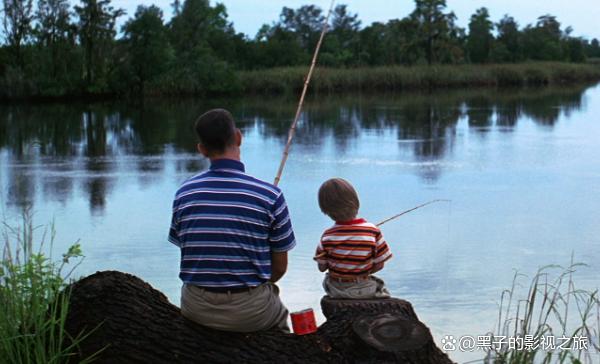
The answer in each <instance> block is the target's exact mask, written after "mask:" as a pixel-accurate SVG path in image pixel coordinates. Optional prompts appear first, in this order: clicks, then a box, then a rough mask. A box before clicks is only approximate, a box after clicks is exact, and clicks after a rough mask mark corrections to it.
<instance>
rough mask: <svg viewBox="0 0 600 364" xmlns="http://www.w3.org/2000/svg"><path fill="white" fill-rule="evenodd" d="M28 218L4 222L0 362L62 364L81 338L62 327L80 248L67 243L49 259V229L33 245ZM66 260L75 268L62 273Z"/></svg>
mask: <svg viewBox="0 0 600 364" xmlns="http://www.w3.org/2000/svg"><path fill="white" fill-rule="evenodd" d="M32 220H33V219H32V214H31V213H30V212H29V210H27V211H25V212H24V213H23V215H22V224H21V226H19V227H11V226H9V225H8V224H6V223H4V229H3V231H2V238H3V240H4V247H3V254H2V262H1V263H0V363H11V364H12V363H14V364H20V363H23V364H30V363H64V362H67V361H69V359H70V358H71V357H72V356H73V355H74V354H75V351H76V348H77V345H78V344H79V342H80V341H81V340H83V339H84V338H85V335H83V334H81V335H78V336H77V337H70V336H69V335H68V333H67V331H66V329H65V324H66V319H67V313H68V309H69V290H68V288H67V287H68V283H69V280H70V276H71V274H72V273H73V270H74V269H75V268H76V267H77V265H79V263H81V259H82V253H81V248H80V245H79V244H74V245H72V246H71V247H70V248H69V249H68V251H67V252H66V253H65V254H63V255H62V258H61V259H59V260H57V261H53V260H52V255H51V254H52V253H51V252H52V244H53V241H54V237H55V233H54V229H53V227H50V228H49V229H48V228H46V229H44V230H43V231H42V232H41V240H40V243H39V245H38V246H37V247H36V246H34V240H35V238H34V236H35V235H36V234H37V233H36V230H38V228H37V227H34V225H33V222H32ZM48 231H49V232H50V233H49V235H50V236H49V238H50V246H49V251H50V253H49V255H48V256H47V255H46V254H45V253H44V249H45V248H44V243H45V240H46V238H47V235H48V234H47V233H48ZM72 260H75V263H76V264H75V265H74V266H73V267H72V268H71V269H70V270H69V271H66V270H67V267H68V266H69V263H72ZM91 359H93V358H87V359H84V360H83V362H88V361H90V360H91ZM78 360H79V359H78ZM79 362H81V361H79Z"/></svg>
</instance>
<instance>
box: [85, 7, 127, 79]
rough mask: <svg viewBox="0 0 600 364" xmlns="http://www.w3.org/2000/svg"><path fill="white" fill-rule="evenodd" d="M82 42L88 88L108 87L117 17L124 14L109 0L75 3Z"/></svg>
mask: <svg viewBox="0 0 600 364" xmlns="http://www.w3.org/2000/svg"><path fill="white" fill-rule="evenodd" d="M75 13H76V14H77V17H78V22H77V31H78V37H79V42H80V43H81V46H82V47H83V50H84V76H85V80H86V84H87V87H88V89H90V88H100V89H103V88H104V87H105V83H106V78H107V76H108V74H107V73H108V69H107V66H108V63H109V58H110V54H111V51H112V47H113V43H114V37H115V35H116V30H115V24H116V21H117V19H118V18H119V17H120V16H122V15H124V14H125V11H124V10H123V9H115V8H113V7H112V6H111V5H110V0H81V5H78V6H75Z"/></svg>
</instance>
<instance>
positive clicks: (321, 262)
mask: <svg viewBox="0 0 600 364" xmlns="http://www.w3.org/2000/svg"><path fill="white" fill-rule="evenodd" d="M313 259H314V260H315V261H317V264H318V266H319V271H321V272H325V271H326V270H327V269H328V268H329V264H327V252H326V251H325V249H323V246H322V245H321V243H319V245H318V246H317V251H316V253H315V256H314V257H313Z"/></svg>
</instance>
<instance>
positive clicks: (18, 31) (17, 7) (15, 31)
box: [2, 0, 34, 68]
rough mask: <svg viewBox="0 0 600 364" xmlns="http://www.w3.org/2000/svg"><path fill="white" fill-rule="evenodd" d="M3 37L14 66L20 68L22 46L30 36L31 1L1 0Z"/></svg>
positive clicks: (21, 65)
mask: <svg viewBox="0 0 600 364" xmlns="http://www.w3.org/2000/svg"><path fill="white" fill-rule="evenodd" d="M2 5H3V12H4V17H3V22H2V25H3V28H4V37H5V39H6V42H7V44H8V46H9V49H10V50H11V52H12V54H13V57H14V60H15V65H16V66H17V67H19V68H22V67H23V65H24V61H23V50H22V47H23V44H24V43H25V42H27V41H28V39H29V38H30V36H31V34H32V30H33V29H32V26H31V23H32V21H33V15H34V14H33V0H2Z"/></svg>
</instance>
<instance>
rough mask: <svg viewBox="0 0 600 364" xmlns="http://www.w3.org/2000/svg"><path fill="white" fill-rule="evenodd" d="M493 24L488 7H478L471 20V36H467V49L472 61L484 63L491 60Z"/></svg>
mask: <svg viewBox="0 0 600 364" xmlns="http://www.w3.org/2000/svg"><path fill="white" fill-rule="evenodd" d="M492 29H493V24H492V22H491V21H490V13H489V12H488V9H487V8H480V9H477V11H476V12H475V14H473V15H472V16H471V21H470V22H469V36H468V37H467V51H468V53H469V58H470V59H471V62H474V63H484V62H487V61H488V60H489V57H490V51H491V48H492V41H493V40H494V36H493V35H492Z"/></svg>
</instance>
